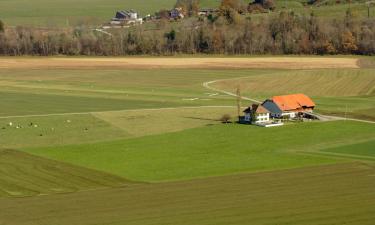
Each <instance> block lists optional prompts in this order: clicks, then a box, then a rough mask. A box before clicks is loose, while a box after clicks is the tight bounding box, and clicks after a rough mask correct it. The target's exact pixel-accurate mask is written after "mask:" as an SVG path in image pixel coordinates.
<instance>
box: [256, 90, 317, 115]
mask: <svg viewBox="0 0 375 225" xmlns="http://www.w3.org/2000/svg"><path fill="white" fill-rule="evenodd" d="M262 106H263V107H264V108H266V109H267V110H268V111H269V112H270V115H271V117H275V118H280V117H289V118H294V117H296V116H297V115H298V114H299V113H303V112H309V113H311V112H312V111H313V110H314V107H315V103H314V102H313V101H312V100H311V98H309V97H308V96H306V95H304V94H292V95H282V96H274V97H272V98H271V99H267V100H265V101H264V102H263V103H262Z"/></svg>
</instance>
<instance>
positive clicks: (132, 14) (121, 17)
mask: <svg viewBox="0 0 375 225" xmlns="http://www.w3.org/2000/svg"><path fill="white" fill-rule="evenodd" d="M142 22H143V19H142V18H138V13H137V12H136V11H134V10H125V11H117V12H116V15H115V17H114V18H112V20H111V22H110V24H111V25H130V24H142Z"/></svg>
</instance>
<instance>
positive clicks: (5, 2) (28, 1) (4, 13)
mask: <svg viewBox="0 0 375 225" xmlns="http://www.w3.org/2000/svg"><path fill="white" fill-rule="evenodd" d="M175 3H176V0H137V1H134V0H75V1H73V0H54V1H49V0H0V19H2V20H4V21H5V23H6V24H8V25H11V26H16V25H22V26H28V25H32V26H41V27H49V28H56V27H67V26H77V25H91V26H92V25H94V26H95V25H100V24H103V23H104V22H108V21H109V20H110V19H111V18H112V17H113V16H114V15H115V12H116V10H126V9H135V10H137V11H138V12H139V13H140V14H141V15H143V16H144V15H147V14H153V13H155V12H156V11H159V10H160V9H171V8H172V7H173V6H174V4H175ZM303 3H304V1H299V0H283V1H276V6H277V10H276V13H278V12H279V11H280V10H285V9H287V10H293V11H295V12H297V13H300V14H305V15H308V14H310V13H311V12H312V11H314V13H315V14H316V15H318V16H321V17H330V18H338V17H341V18H342V17H344V16H345V12H346V11H347V9H348V8H349V7H350V8H351V9H352V10H353V12H354V13H355V14H356V15H357V16H358V17H367V7H366V6H365V4H363V2H361V3H353V4H351V5H349V4H330V5H322V6H320V7H316V6H304V5H303ZM219 4H220V0H202V1H201V4H200V6H201V8H216V7H218V6H219ZM271 14H274V13H271ZM264 16H268V14H256V15H252V17H254V18H262V17H264ZM370 16H371V17H374V16H375V7H372V8H371V12H370Z"/></svg>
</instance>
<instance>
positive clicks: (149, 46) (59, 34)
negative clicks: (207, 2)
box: [0, 11, 375, 55]
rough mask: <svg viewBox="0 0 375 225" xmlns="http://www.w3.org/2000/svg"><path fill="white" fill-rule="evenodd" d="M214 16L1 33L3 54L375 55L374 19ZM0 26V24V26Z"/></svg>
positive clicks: (349, 14)
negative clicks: (107, 30) (146, 25)
mask: <svg viewBox="0 0 375 225" xmlns="http://www.w3.org/2000/svg"><path fill="white" fill-rule="evenodd" d="M237 16H238V15H236V14H234V15H229V16H228V15H218V16H217V17H215V18H214V19H212V20H198V19H197V20H195V21H194V22H190V23H189V24H185V23H183V24H181V26H180V28H179V29H177V28H175V29H172V28H170V26H168V27H166V28H160V29H157V30H143V28H142V27H138V28H136V29H134V30H117V31H115V32H113V35H107V34H103V33H100V32H96V31H93V30H91V29H84V28H79V29H68V30H59V31H56V30H55V31H45V30H35V29H28V28H22V27H17V28H8V29H5V30H4V31H2V32H1V30H0V54H1V55H58V54H63V55H141V54H142V55H170V54H195V53H206V54H211V53H215V54H218V53H219V54H363V55H374V54H375V20H373V19H358V18H355V17H354V16H353V15H352V14H351V13H350V11H349V12H348V13H347V15H346V17H344V18H341V19H335V20H328V19H320V18H318V17H316V16H314V15H313V14H312V15H308V16H301V15H296V14H294V13H293V12H281V13H280V14H278V15H277V16H270V17H265V18H264V19H262V20H260V21H253V20H251V19H249V18H245V17H243V16H240V17H237ZM0 24H1V23H0Z"/></svg>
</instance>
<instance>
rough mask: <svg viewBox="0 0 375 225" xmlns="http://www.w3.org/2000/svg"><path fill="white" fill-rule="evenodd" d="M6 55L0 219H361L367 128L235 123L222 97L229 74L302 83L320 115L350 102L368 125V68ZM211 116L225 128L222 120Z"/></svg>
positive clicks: (254, 91) (369, 181)
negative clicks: (133, 62)
mask: <svg viewBox="0 0 375 225" xmlns="http://www.w3.org/2000/svg"><path fill="white" fill-rule="evenodd" d="M16 59H17V60H19V62H21V63H19V64H17V63H15V64H14V63H10V64H12V65H13V67H6V65H7V63H8V64H9V60H10V59H9V58H3V59H0V61H1V60H2V62H0V67H1V68H2V69H1V70H0V100H1V101H0V224H7V225H23V224H36V225H40V224H56V225H68V224H69V225H75V224H77V225H78V224H79V225H86V224H87V225H94V224H112V225H123V224H142V225H144V224H160V225H165V224H192V223H193V224H197V225H208V224H256V225H257V224H259V225H260V224H262V225H264V224H296V225H297V224H298V225H300V224H306V225H307V224H327V225H328V224H343V223H345V224H365V225H367V224H369V225H370V224H372V222H373V220H374V209H373V207H371V206H372V205H373V204H374V201H373V199H375V198H374V195H375V192H374V188H373V187H374V179H373V177H374V174H375V170H374V151H373V149H374V144H375V143H374V141H375V139H374V137H375V126H374V124H373V123H368V122H358V121H351V120H347V121H345V120H336V121H328V122H319V121H311V122H288V123H287V124H286V125H285V126H282V127H275V128H269V129H268V128H261V127H256V126H251V125H241V124H237V123H235V120H236V116H237V108H236V98H235V97H233V96H230V95H228V94H225V93H224V92H222V90H226V91H228V92H235V89H236V87H237V84H238V83H239V84H242V85H243V95H244V96H247V97H254V98H258V97H265V96H267V97H269V96H272V95H273V94H279V93H290V92H294V91H300V92H306V93H307V94H309V95H310V94H311V95H313V99H314V100H315V101H316V102H317V110H320V112H323V111H324V110H326V111H329V110H332V113H340V112H342V110H341V111H340V110H337V109H338V108H342V107H345V105H346V103H347V102H348V101H349V100H350V101H351V102H352V104H351V105H350V107H349V108H350V109H352V107H353V105H356V109H357V111H355V112H354V113H355V115H354V114H353V115H354V116H355V117H359V114H358V112H359V110H364V111H366V112H368V113H364V114H365V115H368V117H366V116H360V117H359V118H361V119H367V120H369V119H371V118H372V115H373V114H372V109H373V108H374V96H373V94H374V93H373V90H374V79H373V78H374V76H373V69H372V68H371V65H370V64H371V63H370V64H368V63H367V64H366V65H367V66H366V68H359V66H358V65H360V66H362V67H365V66H364V64H358V65H357V61H356V60H352V59H348V58H332V60H331V59H330V58H319V57H313V58H307V57H306V58H305V57H289V58H288V59H286V58H278V57H272V58H271V57H264V58H255V59H254V58H246V57H242V58H241V59H237V60H238V62H239V63H238V64H236V63H235V62H234V60H236V59H233V58H228V59H226V58H221V59H220V60H227V61H228V62H231V63H228V64H229V65H228V66H227V67H225V68H224V67H223V68H221V67H220V68H218V67H215V66H214V64H212V63H208V64H207V67H206V68H203V67H202V65H199V66H197V65H196V64H195V66H196V67H194V66H191V65H189V66H188V65H185V66H181V65H180V64H174V63H176V62H177V61H178V60H177V61H173V60H169V61H170V65H169V66H165V67H160V66H155V65H157V63H160V62H162V63H164V62H165V61H163V59H160V58H158V59H157V60H156V59H155V61H153V59H152V58H150V59H148V61H149V62H151V61H153V62H154V63H153V64H150V65H148V64H145V62H144V61H142V62H139V61H138V63H139V64H138V66H137V67H132V65H130V64H129V62H128V63H127V62H124V60H125V59H114V60H113V63H114V64H117V66H115V67H113V68H112V67H109V66H108V65H103V64H101V63H100V62H99V63H95V60H96V59H95V58H87V59H86V61H85V60H83V62H84V63H83V64H82V65H83V66H77V65H78V64H77V62H74V61H79V60H78V59H76V58H73V59H69V58H66V59H63V61H64V60H65V62H64V63H65V64H64V66H61V65H57V64H50V62H51V61H55V62H57V61H58V60H57V59H54V58H44V59H45V60H44V61H43V62H42V61H39V62H37V63H34V62H35V58H33V57H30V58H27V57H22V58H16ZM182 59H183V58H182ZM367 59H368V60H370V58H366V60H367ZM69 60H70V61H69ZM90 60H91V62H89V61H90ZM101 60H102V61H103V59H101ZM133 60H134V59H133ZM197 60H198V59H197ZM212 60H214V58H213V59H212ZM220 60H217V62H219V61H220ZM267 60H268V61H267ZM285 60H289V61H288V63H285ZM293 60H295V62H294V63H293ZM319 60H320V61H324V63H319V62H320V61H319ZM92 61H94V63H93V62H92ZM99 61H100V60H99ZM104 61H111V58H108V59H106V60H104ZM125 61H126V60H125ZM130 61H131V60H130ZM146 61H147V60H146ZM172 61H173V62H172ZM191 61H194V60H192V59H191V58H190V59H186V60H184V62H185V63H186V64H189V63H188V62H191ZM198 61H199V60H198ZM214 61H215V60H214ZM241 61H242V62H241ZM4 62H5V63H4ZM217 62H216V63H217ZM259 62H262V63H263V64H262V63H259ZM267 62H272V63H271V65H270V66H269V67H266V68H259V67H263V65H267ZM348 62H349V63H348ZM23 63H24V64H23ZM43 63H45V64H46V65H44V66H41V64H43ZM57 63H59V62H57ZM75 63H76V64H75ZM241 63H242V64H241ZM26 64H28V65H29V66H25V65H26ZM104 64H105V63H104ZM15 65H17V66H18V68H17V66H15ZM124 65H125V66H124ZM173 65H174V66H176V65H177V66H176V67H175V68H173ZM223 65H224V64H223ZM223 65H221V66H223ZM133 66H134V65H133ZM305 66H309V67H310V69H306V68H305ZM312 66H313V67H312ZM319 66H320V67H319ZM342 66H347V67H345V68H346V69H340V67H342ZM328 68H330V69H328ZM353 68H357V69H353ZM209 81H214V82H211V83H210V82H209ZM207 82H209V85H208V86H207V85H204V84H207ZM280 84H284V85H280ZM210 87H212V88H217V89H209V88H210ZM251 103H252V102H251V101H248V100H243V101H242V106H243V107H246V106H248V105H250V104H251ZM224 114H229V115H231V117H232V122H233V123H228V124H224V123H222V122H221V120H220V118H221V117H222V116H223V115H224ZM348 114H349V115H348V116H352V115H351V114H350V113H348Z"/></svg>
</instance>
